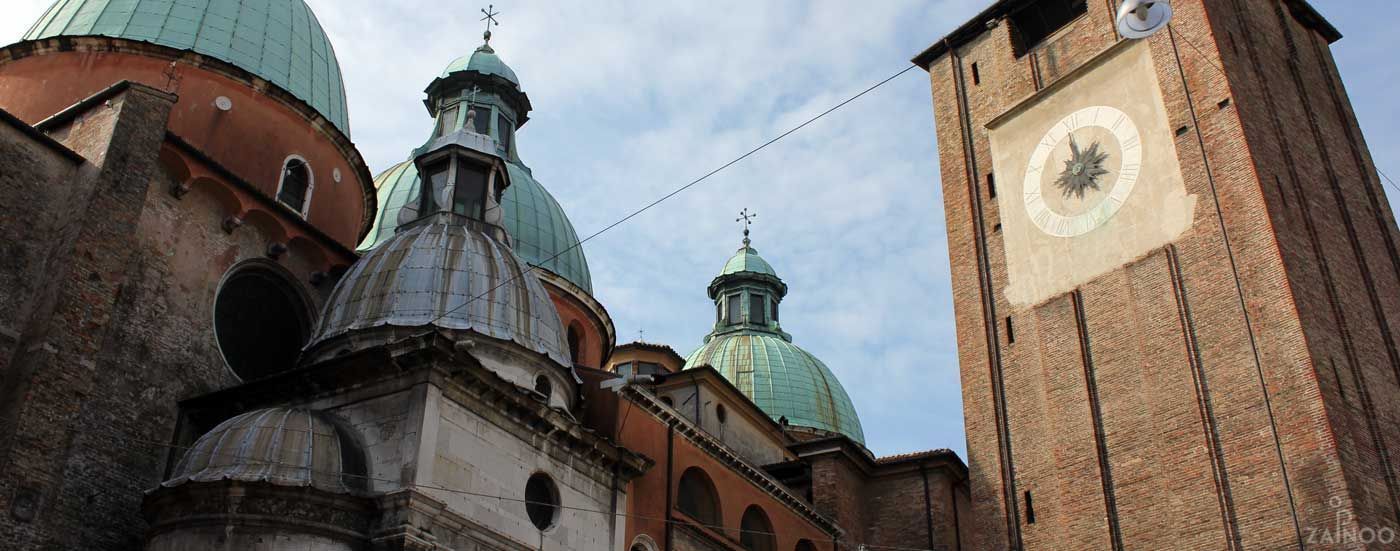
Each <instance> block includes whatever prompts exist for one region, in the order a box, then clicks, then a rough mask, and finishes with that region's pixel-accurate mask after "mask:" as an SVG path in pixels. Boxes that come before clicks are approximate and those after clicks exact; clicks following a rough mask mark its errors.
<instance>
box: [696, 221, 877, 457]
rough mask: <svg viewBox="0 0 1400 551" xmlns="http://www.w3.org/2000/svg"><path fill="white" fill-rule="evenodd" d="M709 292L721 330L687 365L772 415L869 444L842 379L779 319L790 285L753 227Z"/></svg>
mask: <svg viewBox="0 0 1400 551" xmlns="http://www.w3.org/2000/svg"><path fill="white" fill-rule="evenodd" d="M708 292H709V296H710V298H711V299H713V300H714V301H715V325H714V330H713V331H711V332H710V334H709V335H708V336H706V337H705V344H704V345H703V346H701V347H700V348H699V349H698V350H696V351H695V352H692V353H691V354H690V357H689V358H686V361H685V367H684V368H683V369H693V368H696V367H700V366H704V365H708V366H711V367H713V368H715V370H716V371H719V373H720V374H721V375H723V376H724V378H725V379H728V380H729V382H731V383H733V384H734V386H735V387H737V388H738V389H739V390H740V391H741V392H743V393H744V395H745V396H748V397H749V399H750V400H753V402H754V404H756V405H758V407H759V409H762V410H763V412H764V413H767V414H768V416H769V417H772V418H773V419H775V420H777V419H783V418H786V419H787V421H788V424H789V425H790V426H794V427H806V428H811V429H819V430H823V431H828V432H834V433H839V434H844V435H846V436H847V437H849V438H850V439H852V440H855V441H856V442H859V443H861V444H865V432H864V431H863V430H862V429H861V426H860V417H858V416H856V408H855V406H854V405H852V404H851V398H850V396H849V395H847V394H846V389H845V388H843V387H842V386H841V381H838V380H837V379H836V376H835V375H833V374H832V373H831V370H830V369H828V368H827V367H826V364H824V363H822V362H821V360H818V359H817V358H816V356H813V355H812V354H811V353H809V352H807V351H806V350H803V349H801V348H799V347H798V346H797V345H795V344H792V337H791V336H789V335H788V334H787V333H785V332H783V330H782V327H781V325H780V324H779V323H778V319H779V316H778V306H779V304H780V303H781V302H782V300H783V297H784V296H785V295H787V284H786V283H783V280H782V279H781V278H779V277H778V274H777V272H775V271H774V270H773V266H772V265H770V264H768V262H767V261H765V260H763V258H762V257H760V256H758V250H756V249H754V248H753V247H750V246H749V237H748V231H747V230H745V232H744V246H743V247H740V248H739V250H738V252H736V253H734V256H732V257H730V259H729V261H728V262H725V263H724V270H722V271H721V272H720V274H719V275H718V276H716V277H715V278H714V280H713V281H711V282H710V286H709V288H708Z"/></svg>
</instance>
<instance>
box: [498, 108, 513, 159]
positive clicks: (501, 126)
mask: <svg viewBox="0 0 1400 551" xmlns="http://www.w3.org/2000/svg"><path fill="white" fill-rule="evenodd" d="M496 131H497V132H500V135H499V136H497V140H496V142H497V143H498V144H500V149H501V154H502V155H505V154H507V153H510V134H511V125H510V119H507V118H506V116H505V115H496Z"/></svg>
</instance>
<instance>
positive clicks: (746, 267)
mask: <svg viewBox="0 0 1400 551" xmlns="http://www.w3.org/2000/svg"><path fill="white" fill-rule="evenodd" d="M739 272H754V273H759V274H768V275H770V276H773V277H777V276H778V274H777V273H775V272H774V271H773V266H771V265H769V264H768V261H767V260H764V259H763V257H761V256H758V249H755V248H753V247H750V246H748V245H744V247H743V248H741V249H739V250H738V251H737V252H735V253H734V256H731V257H729V262H725V263H724V270H722V271H720V273H719V274H720V275H729V274H737V273H739Z"/></svg>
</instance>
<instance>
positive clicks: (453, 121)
mask: <svg viewBox="0 0 1400 551" xmlns="http://www.w3.org/2000/svg"><path fill="white" fill-rule="evenodd" d="M456 126H457V106H456V105H453V106H451V107H448V108H446V109H443V110H442V112H440V113H438V131H437V133H438V135H439V136H441V135H443V134H446V133H448V132H451V131H452V129H453V127H456Z"/></svg>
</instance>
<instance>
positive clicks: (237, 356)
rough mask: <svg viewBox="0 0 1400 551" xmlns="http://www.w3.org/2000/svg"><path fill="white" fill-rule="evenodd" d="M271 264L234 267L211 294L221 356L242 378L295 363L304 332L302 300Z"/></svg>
mask: <svg viewBox="0 0 1400 551" xmlns="http://www.w3.org/2000/svg"><path fill="white" fill-rule="evenodd" d="M293 285H295V284H294V283H292V282H291V281H290V280H288V278H287V277H285V276H283V275H281V274H279V273H277V272H275V271H273V268H269V267H263V266H260V265H256V264H255V265H251V266H247V267H244V268H240V269H238V270H237V271H235V272H233V274H231V275H229V276H228V279H226V280H225V281H224V283H223V285H221V286H219V292H218V294H217V295H216V296H215V298H214V337H215V339H216V340H217V341H218V343H219V351H220V352H221V353H222V354H223V356H224V361H225V362H228V366H229V368H230V369H232V370H233V372H234V373H235V374H237V375H238V376H239V378H241V379H243V380H245V381H252V380H254V379H261V378H263V377H266V376H268V375H272V374H274V373H278V372H281V371H286V370H288V369H291V368H293V367H296V361H297V357H298V355H300V354H301V347H302V345H304V344H306V340H307V338H308V337H309V336H310V327H311V317H310V313H309V309H308V307H307V304H306V301H305V300H303V299H302V298H301V295H300V294H299V293H298V292H297V291H296V289H295V288H294V287H293Z"/></svg>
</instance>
